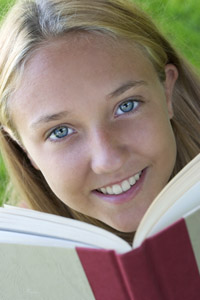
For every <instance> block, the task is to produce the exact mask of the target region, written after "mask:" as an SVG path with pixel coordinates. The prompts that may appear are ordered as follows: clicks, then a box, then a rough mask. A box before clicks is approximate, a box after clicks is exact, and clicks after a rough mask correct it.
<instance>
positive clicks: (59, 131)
mask: <svg viewBox="0 0 200 300" xmlns="http://www.w3.org/2000/svg"><path fill="white" fill-rule="evenodd" d="M67 131H68V130H67V128H65V127H63V128H59V129H57V130H56V132H55V136H56V137H57V138H61V137H63V136H65V135H67Z"/></svg>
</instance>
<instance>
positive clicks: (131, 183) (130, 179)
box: [128, 176, 136, 185]
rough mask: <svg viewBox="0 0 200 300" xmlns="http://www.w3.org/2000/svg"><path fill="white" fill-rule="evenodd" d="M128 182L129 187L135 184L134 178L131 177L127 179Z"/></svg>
mask: <svg viewBox="0 0 200 300" xmlns="http://www.w3.org/2000/svg"><path fill="white" fill-rule="evenodd" d="M128 181H129V183H130V185H134V184H135V183H136V179H135V177H134V176H132V177H131V178H129V180H128Z"/></svg>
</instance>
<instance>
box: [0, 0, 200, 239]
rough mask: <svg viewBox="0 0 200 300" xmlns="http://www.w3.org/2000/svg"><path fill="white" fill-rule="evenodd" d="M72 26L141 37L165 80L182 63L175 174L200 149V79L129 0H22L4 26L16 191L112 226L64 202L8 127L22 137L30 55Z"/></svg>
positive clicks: (1, 115)
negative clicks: (16, 116)
mask: <svg viewBox="0 0 200 300" xmlns="http://www.w3.org/2000/svg"><path fill="white" fill-rule="evenodd" d="M70 32H74V33H76V32H87V33H88V32H90V33H92V34H102V35H105V36H108V37H110V38H113V39H119V40H120V39H126V40H128V41H130V42H131V41H133V42H134V43H137V44H138V45H139V46H140V48H141V49H142V50H143V51H144V52H145V53H146V55H147V56H148V57H149V59H150V60H151V61H152V63H153V65H154V67H155V69H156V71H157V73H158V76H159V78H160V80H161V81H164V80H165V73H164V67H165V65H166V64H168V63H172V64H174V65H175V66H176V67H177V69H178V72H179V77H178V80H177V82H176V85H175V90H174V94H173V108H174V117H173V119H172V120H171V123H172V127H173V130H174V134H175V137H176V142H177V160H176V164H175V168H174V171H173V174H172V176H174V175H175V174H176V173H177V172H178V171H179V170H180V169H181V168H182V167H183V166H184V165H185V164H186V163H188V162H189V161H190V160H191V159H192V158H193V157H194V156H195V155H196V154H197V153H198V152H199V148H200V135H199V133H200V100H199V99H200V83H199V82H200V81H199V78H198V77H197V76H196V75H195V72H193V70H192V69H191V67H190V66H189V65H188V63H187V62H186V61H185V60H184V59H183V58H182V57H181V56H180V55H179V54H178V53H177V52H176V51H175V50H174V49H173V47H172V46H171V45H170V43H169V42H168V41H167V40H166V39H165V38H164V37H163V36H162V34H161V33H160V32H159V31H158V29H157V28H156V26H155V25H154V24H153V23H152V21H151V19H150V18H149V17H148V16H147V15H146V14H145V13H144V12H143V11H141V10H140V9H139V8H138V7H137V6H136V5H134V4H133V3H132V2H129V1H128V0H22V1H17V2H16V4H15V5H14V7H13V8H12V9H11V10H10V12H9V14H8V16H7V17H6V18H5V20H4V22H3V25H2V28H1V31H0V53H1V55H0V125H1V131H0V145H1V153H2V156H3V158H4V161H5V164H6V166H7V170H8V172H9V176H10V182H12V187H13V188H12V191H13V193H14V194H13V195H14V196H13V197H15V198H16V199H20V198H23V199H24V200H25V201H27V202H28V203H29V205H30V206H31V207H32V208H33V209H36V210H40V211H46V212H50V213H54V214H59V215H64V216H67V217H71V218H76V219H81V220H84V221H87V222H90V223H94V224H96V225H99V226H102V227H107V226H105V225H104V224H102V223H101V222H100V221H97V220H94V219H92V218H89V217H87V216H84V215H82V214H80V213H78V212H75V211H73V210H72V209H70V208H69V207H67V206H66V205H65V204H63V203H62V202H61V201H60V200H59V199H58V198H57V197H56V196H55V195H54V194H53V192H52V191H51V190H50V188H49V186H48V185H47V183H46V181H45V179H44V177H43V176H42V174H41V172H40V171H38V170H36V169H34V168H33V167H32V165H31V163H30V161H29V159H28V157H27V155H26V153H25V152H24V151H23V149H22V147H20V145H19V143H16V141H15V139H13V138H11V137H10V135H9V134H8V133H7V131H5V130H4V128H5V127H6V128H8V129H10V130H11V132H12V135H13V136H14V137H16V139H18V135H17V132H15V128H14V126H13V124H12V119H11V118H10V115H9V105H12V104H11V103H10V102H11V101H10V99H11V98H12V93H13V92H14V90H15V89H16V88H17V85H18V83H19V80H20V76H21V74H22V73H23V68H24V65H25V63H26V62H27V61H28V59H29V57H30V55H31V54H32V53H33V51H34V50H36V49H38V48H39V47H41V45H42V44H44V43H47V42H48V41H50V40H52V39H55V38H57V37H62V36H67V34H68V33H70ZM169 146H170V145H169ZM10 197H11V195H10ZM110 230H111V229H110ZM113 231H114V230H113ZM118 234H119V235H120V233H118Z"/></svg>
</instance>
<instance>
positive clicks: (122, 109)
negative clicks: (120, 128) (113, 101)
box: [116, 100, 139, 115]
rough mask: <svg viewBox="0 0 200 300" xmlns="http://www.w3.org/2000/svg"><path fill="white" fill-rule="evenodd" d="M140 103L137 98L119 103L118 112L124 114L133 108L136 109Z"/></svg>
mask: <svg viewBox="0 0 200 300" xmlns="http://www.w3.org/2000/svg"><path fill="white" fill-rule="evenodd" d="M138 105H139V101H137V100H128V101H125V102H123V103H122V104H120V105H119V107H118V109H117V112H116V114H117V115H122V114H125V113H128V112H130V111H132V110H135V109H136V108H137V107H138Z"/></svg>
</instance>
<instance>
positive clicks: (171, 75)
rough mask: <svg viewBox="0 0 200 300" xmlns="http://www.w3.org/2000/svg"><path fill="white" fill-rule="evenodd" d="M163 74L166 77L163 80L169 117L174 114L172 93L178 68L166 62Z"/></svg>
mask: <svg viewBox="0 0 200 300" xmlns="http://www.w3.org/2000/svg"><path fill="white" fill-rule="evenodd" d="M165 75H166V79H165V82H164V88H165V95H166V103H167V109H168V114H169V118H170V119H171V118H172V117H173V115H174V112H173V107H172V95H173V90H174V85H175V83H176V80H177V78H178V70H177V68H176V67H175V66H174V65H173V64H167V65H166V66H165Z"/></svg>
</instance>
